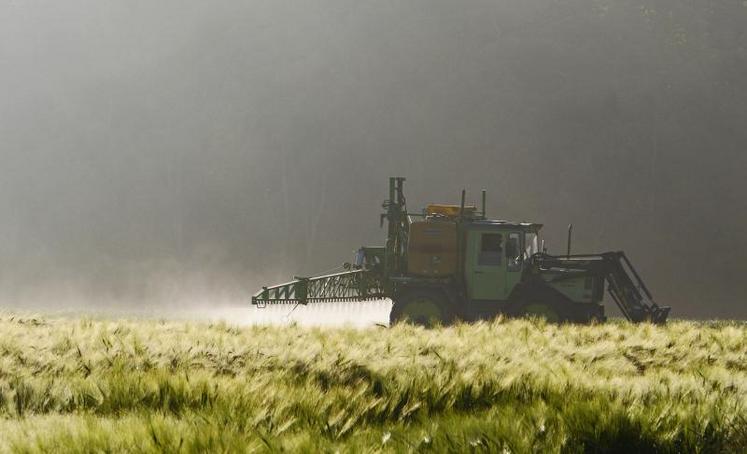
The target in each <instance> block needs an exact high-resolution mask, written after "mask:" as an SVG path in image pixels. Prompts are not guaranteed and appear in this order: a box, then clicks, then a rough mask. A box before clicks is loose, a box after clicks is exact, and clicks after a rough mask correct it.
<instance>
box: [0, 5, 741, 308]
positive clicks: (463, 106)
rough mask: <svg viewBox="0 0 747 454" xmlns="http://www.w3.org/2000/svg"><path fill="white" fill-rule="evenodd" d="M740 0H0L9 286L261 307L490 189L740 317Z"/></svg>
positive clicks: (521, 213)
mask: <svg viewBox="0 0 747 454" xmlns="http://www.w3.org/2000/svg"><path fill="white" fill-rule="evenodd" d="M745 75H747V2H742V1H741V0H739V1H737V0H722V1H718V2H680V1H676V0H643V1H640V0H639V1H631V0H617V1H612V0H563V1H540V0H500V1H461V2H454V1H442V0H428V1H425V0H422V1H414V0H413V1H406V2H402V1H375V2H370V1H369V2H351V1H349V0H334V1H328V0H324V1H293V2H283V1H276V0H275V1H247V2H238V1H235V2H231V1H210V2H204V1H191V0H189V1H185V0H179V1H164V0H162V1H158V2H153V1H109V2H101V1H93V0H91V1H80V0H68V1H64V2H55V1H46V2H26V1H4V2H2V6H1V7H0V157H1V158H2V161H0V304H2V305H3V306H4V307H16V308H17V307H21V308H24V307H29V308H37V307H45V308H54V309H65V308H69V307H74V306H82V307H89V308H97V307H104V306H107V307H108V306H112V305H113V306H120V307H121V306H124V307H129V306H130V305H134V306H141V307H151V308H153V307H156V308H161V307H163V308H180V307H184V306H186V305H189V304H197V305H198V306H199V305H202V306H205V305H213V306H217V305H223V304H244V303H245V304H247V305H248V300H249V296H250V295H251V293H253V292H254V291H255V290H256V289H257V287H258V286H260V285H262V284H271V283H276V282H278V281H283V280H286V279H288V278H289V277H292V276H293V275H304V274H311V273H315V272H321V271H324V270H327V269H329V268H333V267H335V266H338V265H339V264H340V263H342V262H343V261H346V260H350V257H351V255H352V252H353V251H354V250H355V249H356V248H357V247H359V246H361V245H363V244H379V243H381V242H382V241H383V236H384V232H383V231H382V230H380V229H379V227H378V216H379V212H380V205H381V201H382V200H383V199H384V198H385V197H386V184H387V177H388V176H390V175H404V176H406V177H407V178H408V181H407V186H406V189H407V194H408V203H409V205H410V208H411V209H419V207H421V206H422V205H424V204H426V203H429V202H450V203H455V202H457V201H458V197H459V191H460V190H461V188H462V187H465V188H467V189H468V191H470V192H469V194H471V195H470V198H472V199H473V200H476V199H477V196H478V194H479V190H480V189H483V188H484V189H487V190H488V209H489V215H491V216H493V217H497V218H506V219H514V220H528V221H535V222H541V223H544V224H545V231H544V233H545V238H546V239H547V241H548V246H549V249H550V252H558V253H560V252H563V251H564V249H565V228H566V226H567V225H568V223H571V222H573V223H574V225H575V228H574V232H575V238H574V251H576V252H601V251H605V250H625V251H626V252H627V253H628V255H629V256H630V257H631V259H632V260H633V262H634V263H635V264H636V265H637V266H638V268H639V271H640V272H641V274H642V275H643V277H644V279H645V280H646V282H647V283H648V284H649V287H650V288H651V289H652V291H653V293H654V296H655V297H656V299H657V301H658V302H660V303H661V304H666V305H671V306H672V307H673V311H672V313H673V316H675V317H684V318H745V317H747V304H746V303H745V301H746V300H747V279H745V278H744V276H745V273H747V261H746V260H745V258H746V257H747V239H745V234H744V233H745V231H746V230H747V202H746V201H745V200H747V199H746V197H745V196H746V195H747V182H745V170H747V154H746V153H745V151H747V77H745Z"/></svg>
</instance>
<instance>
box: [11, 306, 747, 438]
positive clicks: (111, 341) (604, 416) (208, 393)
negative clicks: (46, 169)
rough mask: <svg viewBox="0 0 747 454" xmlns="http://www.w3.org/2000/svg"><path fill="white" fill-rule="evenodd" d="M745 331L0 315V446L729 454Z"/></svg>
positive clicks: (734, 327)
mask: <svg viewBox="0 0 747 454" xmlns="http://www.w3.org/2000/svg"><path fill="white" fill-rule="evenodd" d="M746 447H747V325H745V324H741V323H738V322H720V323H718V322H712V323H696V322H683V321H675V322H671V323H669V324H668V325H667V326H664V327H657V326H652V325H648V324H642V325H632V324H628V323H623V322H611V323H607V324H603V325H597V326H576V325H563V326H556V325H550V324H546V323H544V322H542V321H540V320H514V321H504V320H501V319H498V320H496V321H494V322H490V323H487V322H486V323H476V324H471V325H467V324H462V325H456V326H452V327H447V328H436V329H431V330H426V329H422V328H417V327H412V326H407V325H400V326H395V327H393V328H383V327H372V328H369V329H352V328H331V329H330V328H302V327H297V326H290V327H267V326H265V327H245V328H242V327H235V326H231V325H228V324H225V323H214V324H207V323H205V324H201V323H190V322H165V321H148V320H93V319H74V318H54V319H52V318H50V319H47V318H43V317H32V316H28V315H23V316H22V315H14V314H4V315H2V316H1V317H0V450H3V451H13V452H38V451H43V452H60V451H70V452H110V451H135V452H142V451H146V452H156V451H170V452H178V451H184V452H236V451H239V452H245V451H248V452H265V451H281V450H287V451H294V452H295V451H306V452H311V451H313V452H319V451H322V452H325V451H329V452H335V451H340V452H379V451H385V452H400V451H436V452H440V451H455V452H474V451H487V452H496V451H497V452H517V453H523V452H610V451H615V450H616V451H620V452H651V451H654V452H746V449H747V448H746Z"/></svg>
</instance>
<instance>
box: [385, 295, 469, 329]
mask: <svg viewBox="0 0 747 454" xmlns="http://www.w3.org/2000/svg"><path fill="white" fill-rule="evenodd" d="M455 318H456V315H455V311H454V308H453V307H452V305H451V304H450V303H449V300H448V298H447V297H446V295H445V294H444V293H443V292H441V291H438V290H411V291H407V292H405V293H403V294H401V295H399V296H397V297H396V298H395V299H394V301H393V304H392V311H391V312H390V313H389V323H390V324H391V325H394V324H395V323H397V322H407V323H412V324H415V325H420V326H426V327H432V326H434V325H438V324H442V325H446V324H449V323H452V322H453V321H454V320H455Z"/></svg>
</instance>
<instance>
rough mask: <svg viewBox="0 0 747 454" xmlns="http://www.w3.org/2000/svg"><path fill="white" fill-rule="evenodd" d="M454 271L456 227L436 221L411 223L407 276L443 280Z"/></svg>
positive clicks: (451, 223) (446, 222)
mask: <svg viewBox="0 0 747 454" xmlns="http://www.w3.org/2000/svg"><path fill="white" fill-rule="evenodd" d="M458 209H459V207H457V210H458ZM456 270H457V229H456V223H455V222H452V221H437V220H425V221H416V222H413V223H411V224H410V236H409V240H408V245H407V272H408V274H411V275H415V276H427V277H445V276H449V275H452V274H454V273H455V272H456Z"/></svg>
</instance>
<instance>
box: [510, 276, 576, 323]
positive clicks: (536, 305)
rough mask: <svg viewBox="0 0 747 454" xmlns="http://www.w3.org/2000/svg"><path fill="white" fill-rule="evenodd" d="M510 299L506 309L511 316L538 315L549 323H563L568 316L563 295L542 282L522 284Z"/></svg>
mask: <svg viewBox="0 0 747 454" xmlns="http://www.w3.org/2000/svg"><path fill="white" fill-rule="evenodd" d="M511 299H512V302H511V303H510V305H509V307H508V311H507V312H508V315H509V316H511V317H519V318H522V317H524V318H526V317H539V318H544V319H545V320H547V321H548V322H550V323H563V322H567V321H568V320H569V318H570V314H569V312H568V307H567V302H566V301H565V300H564V299H563V296H562V295H561V294H559V293H558V292H557V291H556V290H554V289H550V288H548V287H546V286H545V285H544V284H535V285H531V284H530V283H527V284H524V285H522V286H521V287H519V288H517V291H516V293H515V294H514V295H512V298H511Z"/></svg>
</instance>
